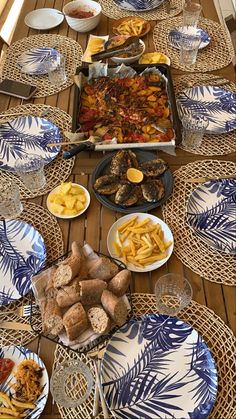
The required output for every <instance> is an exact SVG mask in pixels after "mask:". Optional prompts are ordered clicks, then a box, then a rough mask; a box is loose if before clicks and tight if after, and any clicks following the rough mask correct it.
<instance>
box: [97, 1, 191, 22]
mask: <svg viewBox="0 0 236 419" xmlns="http://www.w3.org/2000/svg"><path fill="white" fill-rule="evenodd" d="M99 3H100V4H101V6H102V12H103V14H104V15H106V16H108V17H110V18H111V19H120V18H122V17H126V16H131V15H132V16H140V17H143V18H144V19H147V20H164V19H169V18H170V17H172V16H176V15H178V14H179V13H180V12H181V11H182V9H183V4H182V3H183V2H182V0H172V1H171V9H170V13H168V9H167V6H166V2H164V3H162V4H161V5H160V6H159V7H157V8H156V9H153V10H150V11H147V12H133V11H130V10H123V9H121V8H120V7H119V6H117V4H116V3H115V2H114V1H113V0H99Z"/></svg>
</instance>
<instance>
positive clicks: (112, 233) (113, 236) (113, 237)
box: [107, 212, 174, 272]
mask: <svg viewBox="0 0 236 419" xmlns="http://www.w3.org/2000/svg"><path fill="white" fill-rule="evenodd" d="M135 215H137V216H138V220H139V221H142V220H144V219H145V218H147V217H148V218H150V220H151V221H152V222H153V223H155V224H157V223H159V224H160V225H161V228H162V230H163V232H164V240H165V241H169V240H171V241H172V245H171V246H169V248H168V249H167V254H168V255H167V257H166V258H165V259H162V260H159V261H157V262H154V263H152V264H150V265H147V266H145V267H143V268H139V267H138V266H135V265H133V264H132V263H129V262H128V263H127V269H129V270H130V271H132V272H150V271H154V270H155V269H158V268H160V266H162V265H164V264H165V263H166V262H167V260H168V259H169V258H170V256H171V254H172V252H173V248H174V237H173V234H172V233H171V230H170V229H169V227H168V225H167V224H166V223H164V221H162V220H161V219H160V218H158V217H155V215H152V214H146V213H142V212H136V213H133V214H128V215H125V216H124V217H121V218H119V220H117V221H116V222H115V223H114V224H113V225H112V226H111V228H110V230H109V232H108V236H107V248H108V251H109V253H110V255H111V257H113V258H115V259H118V260H120V261H122V262H123V260H122V259H121V258H119V257H118V255H117V254H116V252H115V250H114V248H113V243H114V242H116V241H117V228H118V227H119V226H120V225H121V224H123V223H125V222H126V221H128V220H129V219H130V218H132V217H134V216H135ZM127 243H128V240H125V242H124V245H126V244H127Z"/></svg>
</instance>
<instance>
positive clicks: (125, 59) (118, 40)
mask: <svg viewBox="0 0 236 419" xmlns="http://www.w3.org/2000/svg"><path fill="white" fill-rule="evenodd" d="M129 37H130V35H117V36H113V37H112V38H110V39H109V40H108V41H107V43H106V45H107V51H109V48H115V47H117V48H118V47H119V48H122V44H124V42H125V41H126V39H128V38H129ZM144 51H145V43H144V42H143V41H142V40H141V39H139V44H138V46H137V47H134V48H132V49H131V50H130V51H127V52H124V53H123V54H121V55H117V56H115V57H111V60H112V61H113V62H114V63H116V64H121V63H124V64H131V63H134V62H135V61H138V60H139V59H140V57H141V56H142V55H143V53H144Z"/></svg>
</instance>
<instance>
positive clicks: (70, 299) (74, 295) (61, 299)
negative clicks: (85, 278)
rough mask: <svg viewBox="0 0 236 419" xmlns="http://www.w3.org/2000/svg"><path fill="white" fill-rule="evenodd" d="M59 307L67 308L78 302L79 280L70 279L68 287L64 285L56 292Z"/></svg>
mask: <svg viewBox="0 0 236 419" xmlns="http://www.w3.org/2000/svg"><path fill="white" fill-rule="evenodd" d="M56 300H57V303H58V305H59V307H68V306H72V305H73V304H75V303H77V302H78V301H80V285H79V278H78V277H76V278H74V279H72V281H71V282H70V284H69V285H65V286H64V287H62V288H60V289H59V290H58V291H57V296H56Z"/></svg>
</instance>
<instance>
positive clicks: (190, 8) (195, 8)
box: [183, 1, 202, 28]
mask: <svg viewBox="0 0 236 419" xmlns="http://www.w3.org/2000/svg"><path fill="white" fill-rule="evenodd" d="M201 10H202V6H201V5H200V4H199V3H197V2H196V1H185V3H184V5H183V26H193V27H195V28H196V27H197V23H198V19H199V16H200V13H201Z"/></svg>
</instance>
